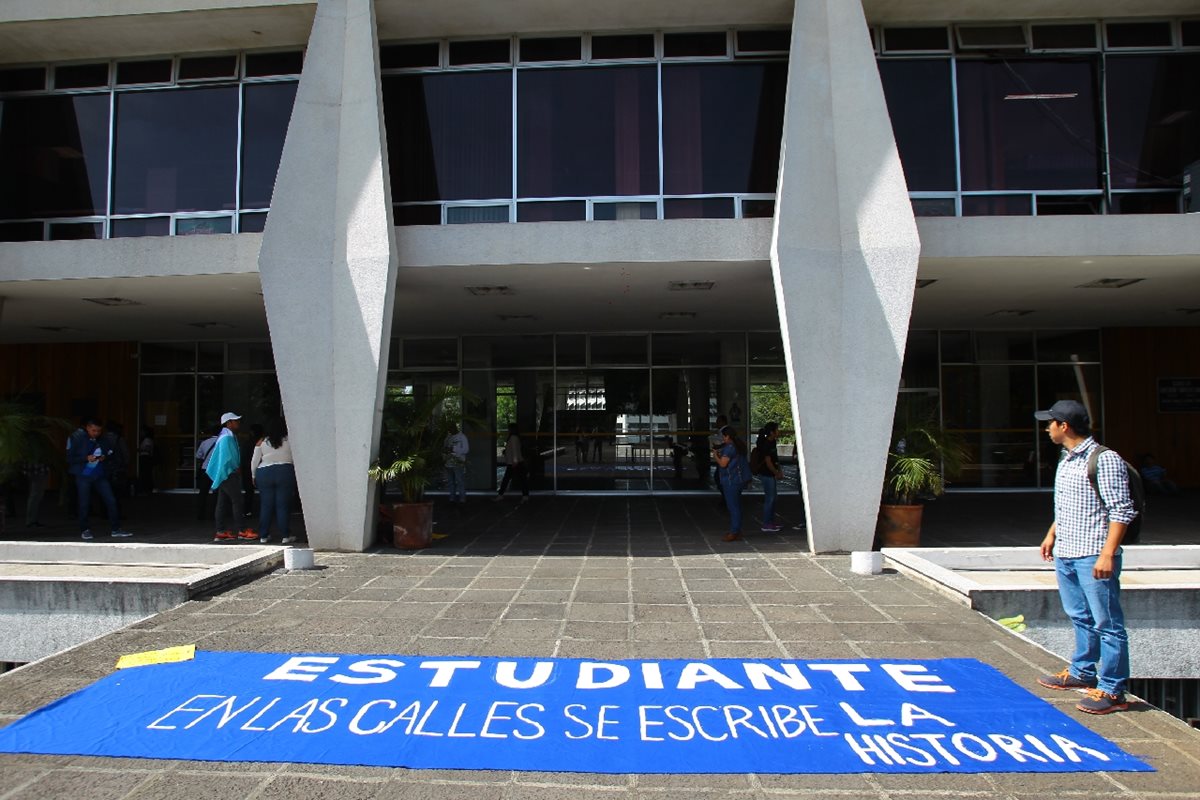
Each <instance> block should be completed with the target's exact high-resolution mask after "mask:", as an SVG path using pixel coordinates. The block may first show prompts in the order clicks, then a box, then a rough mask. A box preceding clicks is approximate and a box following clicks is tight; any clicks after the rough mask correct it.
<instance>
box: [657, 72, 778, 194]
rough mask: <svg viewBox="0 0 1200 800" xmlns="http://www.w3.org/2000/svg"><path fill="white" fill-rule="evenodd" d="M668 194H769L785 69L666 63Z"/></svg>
mask: <svg viewBox="0 0 1200 800" xmlns="http://www.w3.org/2000/svg"><path fill="white" fill-rule="evenodd" d="M662 83H663V89H662V91H663V164H664V175H663V181H664V186H665V189H666V193H667V194H709V193H718V192H768V193H769V192H774V191H775V182H776V180H777V178H778V173H779V143H780V135H781V133H782V131H783V101H784V94H785V91H786V88H787V64H786V63H783V62H771V63H758V64H745V63H736V64H735V63H724V64H664V65H663V67H662Z"/></svg>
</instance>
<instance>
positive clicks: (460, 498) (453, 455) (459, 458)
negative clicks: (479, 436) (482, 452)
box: [445, 424, 471, 506]
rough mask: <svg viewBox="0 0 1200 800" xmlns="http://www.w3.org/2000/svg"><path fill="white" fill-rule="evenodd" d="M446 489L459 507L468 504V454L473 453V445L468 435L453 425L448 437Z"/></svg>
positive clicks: (446, 446) (452, 501) (446, 445)
mask: <svg viewBox="0 0 1200 800" xmlns="http://www.w3.org/2000/svg"><path fill="white" fill-rule="evenodd" d="M445 451H446V488H447V489H448V490H449V492H450V502H451V503H457V504H459V505H464V506H465V505H466V504H467V454H468V453H469V452H471V443H470V442H468V441H467V435H466V434H465V433H463V432H462V431H461V430H459V428H458V425H455V424H451V426H450V433H449V434H448V435H447V436H446V443H445Z"/></svg>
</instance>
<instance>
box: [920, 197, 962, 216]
mask: <svg viewBox="0 0 1200 800" xmlns="http://www.w3.org/2000/svg"><path fill="white" fill-rule="evenodd" d="M912 210H913V216H917V217H953V216H954V213H955V212H954V198H953V197H914V198H913V199H912Z"/></svg>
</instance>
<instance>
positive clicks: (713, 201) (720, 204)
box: [663, 197, 734, 219]
mask: <svg viewBox="0 0 1200 800" xmlns="http://www.w3.org/2000/svg"><path fill="white" fill-rule="evenodd" d="M733 217H734V211H733V198H732V197H695V198H686V199H674V200H673V199H671V198H667V199H666V200H664V201H663V219H733Z"/></svg>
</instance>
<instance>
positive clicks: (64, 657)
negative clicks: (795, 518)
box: [0, 498, 1200, 800]
mask: <svg viewBox="0 0 1200 800" xmlns="http://www.w3.org/2000/svg"><path fill="white" fill-rule="evenodd" d="M786 500H787V499H786V498H785V507H784V508H785V513H787V505H786ZM747 505H748V510H752V508H753V507H752V505H751V504H750V503H748V504H747ZM497 506H499V507H497ZM451 513H454V514H455V515H454V516H450V515H449V514H446V515H443V516H441V517H440V520H441V524H440V525H439V528H440V529H442V530H444V531H446V532H447V533H449V534H450V535H449V536H448V538H446V539H444V540H441V541H440V542H438V543H437V546H436V547H433V548H431V549H429V550H427V551H424V552H419V553H400V552H397V551H394V550H391V549H389V548H382V549H380V550H378V551H375V552H371V553H365V554H339V553H319V554H317V564H318V567H319V569H317V570H313V571H309V572H293V573H286V572H283V571H280V572H277V573H274V574H271V575H268V576H264V577H261V578H259V579H257V580H254V581H252V582H249V583H246V584H245V585H242V586H239V587H236V588H233V589H230V590H227V591H225V592H222V593H221V594H219V595H216V596H213V597H206V598H202V599H198V600H194V601H191V602H188V603H185V604H184V605H182V606H180V607H178V608H176V609H173V610H171V611H169V612H166V613H163V614H160V615H158V616H156V617H154V618H151V619H149V620H146V621H144V622H141V623H139V624H137V625H135V626H132V627H130V628H127V629H124V630H121V631H118V632H116V633H113V634H110V635H108V636H105V637H103V638H101V639H98V640H95V641H93V642H90V643H88V644H86V645H83V646H81V647H79V648H75V649H73V650H71V651H68V652H66V653H62V654H59V655H57V656H54V657H51V658H49V659H46V660H44V661H42V662H39V663H37V664H35V665H31V666H30V667H27V668H24V669H21V670H18V671H16V672H12V673H9V674H6V675H3V676H0V722H3V723H8V722H11V721H13V720H15V719H18V718H19V717H20V716H21V715H23V714H26V713H28V712H30V711H32V710H33V709H35V708H37V707H39V706H41V705H44V704H46V703H48V702H50V701H52V700H55V699H57V698H59V697H61V696H63V695H65V694H67V693H69V692H71V691H74V690H76V689H78V688H81V687H83V686H85V685H87V684H89V683H91V682H92V681H94V680H96V679H98V678H100V677H102V676H104V675H106V674H108V673H109V672H111V671H112V669H113V664H114V662H115V660H116V659H117V657H119V656H120V655H123V654H125V653H130V652H137V651H141V650H150V649H157V648H161V647H167V646H171V645H177V644H185V643H193V642H194V643H195V644H196V645H197V646H198V647H200V648H202V649H209V650H250V651H262V652H306V651H314V650H315V651H327V652H337V653H396V654H417V655H460V656H470V655H479V656H526V657H538V656H542V657H551V656H555V657H586V658H602V659H617V658H663V659H668V658H710V657H711V658H719V657H764V658H811V659H819V658H847V659H848V658H855V659H857V658H930V657H971V658H978V659H980V660H981V661H984V662H986V663H989V664H992V665H993V666H995V667H997V668H998V669H1000V670H1001V671H1002V672H1004V673H1005V674H1007V675H1009V676H1010V677H1011V678H1013V679H1014V680H1015V681H1016V682H1018V683H1019V684H1021V685H1023V686H1026V687H1027V688H1029V689H1030V690H1031V691H1033V692H1034V693H1035V694H1037V695H1038V696H1040V697H1043V698H1044V699H1045V700H1047V701H1049V702H1051V703H1053V704H1055V705H1056V706H1058V707H1060V708H1061V709H1062V710H1063V711H1064V713H1067V714H1068V715H1070V716H1072V717H1074V718H1076V719H1078V720H1079V721H1080V722H1082V723H1083V724H1084V725H1085V726H1087V727H1089V728H1090V729H1092V730H1094V731H1096V732H1097V733H1100V734H1101V735H1103V736H1105V737H1107V738H1109V739H1111V740H1113V741H1114V742H1116V743H1117V744H1118V745H1119V746H1121V747H1122V748H1124V749H1125V750H1127V751H1128V752H1131V753H1133V754H1136V755H1138V756H1140V757H1142V758H1144V759H1145V760H1147V761H1148V762H1149V763H1150V764H1152V765H1153V766H1155V767H1156V768H1157V769H1158V770H1159V771H1158V772H1156V773H1145V774H1140V773H1090V774H1070V775H1037V774H1020V775H1014V774H979V775H956V774H933V775H877V774H869V775H867V774H864V775H598V774H579V773H535V772H516V771H466V770H464V771H458V770H406V769H383V768H373V767H370V768H368V767H338V766H324V765H306V764H282V763H281V764H261V763H212V762H191V761H156V760H143V759H105V758H84V757H74V758H64V757H49V756H31V755H9V756H0V800H26V799H33V798H36V799H37V800H44V799H48V798H61V797H67V796H71V795H77V796H80V797H86V798H88V800H92V798H109V797H111V798H120V800H145V799H146V798H164V799H165V798H193V797H201V798H205V800H212V799H213V798H230V800H242V799H243V798H245V800H251V798H253V799H254V800H258V799H259V798H276V797H277V798H285V797H286V798H288V799H289V800H306V799H307V798H327V797H337V798H339V800H341V799H342V798H351V799H353V798H382V797H397V796H403V797H405V798H431V799H434V798H436V800H446V799H448V798H470V800H487V798H498V800H536V798H555V799H556V800H557V799H558V798H563V797H571V798H572V799H573V800H574V799H575V798H604V799H605V800H617V798H627V797H628V798H659V799H663V800H665V798H706V797H745V798H792V797H795V798H818V797H819V798H864V800H865V799H866V798H870V799H871V800H882V799H883V798H909V797H912V798H917V797H924V798H928V797H939V796H941V797H947V796H956V797H958V796H962V797H978V798H986V799H987V800H991V799H992V798H1004V799H1005V800H1015V799H1016V798H1024V797H1030V798H1032V797H1038V798H1045V797H1080V798H1083V797H1106V796H1114V797H1115V796H1120V797H1126V798H1160V797H1176V798H1195V797H1196V796H1197V787H1198V786H1200V732H1197V731H1194V730H1191V729H1190V728H1188V727H1187V726H1186V725H1184V724H1183V723H1182V722H1180V721H1178V720H1175V719H1174V718H1172V717H1169V716H1168V715H1166V714H1164V713H1162V712H1160V711H1157V710H1153V709H1151V708H1150V707H1148V706H1144V705H1142V706H1138V707H1136V708H1135V710H1131V711H1130V712H1127V713H1122V714H1113V715H1109V716H1106V717H1089V716H1086V715H1082V714H1079V713H1078V712H1075V711H1074V710H1073V708H1072V705H1073V702H1074V700H1073V698H1072V697H1065V696H1063V694H1062V693H1058V692H1053V691H1049V690H1045V689H1042V688H1041V687H1038V686H1037V685H1036V684H1035V683H1034V682H1033V679H1034V677H1035V676H1036V675H1037V674H1039V673H1040V672H1043V671H1052V670H1057V669H1058V668H1060V666H1061V662H1060V660H1059V659H1057V658H1056V657H1054V656H1052V655H1050V654H1048V653H1046V652H1045V651H1043V650H1040V649H1038V648H1036V647H1034V646H1033V645H1031V644H1029V643H1027V642H1025V641H1023V640H1022V639H1020V638H1018V637H1016V636H1013V635H1012V634H1010V633H1009V632H1008V631H1006V630H1005V629H1003V628H1001V627H1000V626H998V625H996V624H994V623H993V622H991V621H989V620H987V619H985V618H983V617H981V616H979V615H978V614H975V613H974V612H971V611H970V610H968V609H966V608H964V607H962V606H960V605H956V604H954V603H953V602H952V601H950V600H948V599H946V598H945V597H943V596H942V595H940V594H939V593H937V592H935V591H932V590H930V589H927V588H925V587H924V586H922V585H920V584H917V583H915V582H913V581H911V580H909V579H908V578H905V577H903V576H901V575H899V574H895V573H890V574H889V573H885V574H883V575H879V576H859V575H854V574H853V573H851V572H850V571H849V559H848V558H847V557H845V556H829V557H812V556H810V555H808V554H806V552H805V549H806V544H805V542H804V541H803V539H802V536H803V534H802V533H798V532H791V531H789V532H787V533H785V534H779V535H775V534H765V533H764V534H761V535H757V534H752V535H750V536H748V537H747V539H746V540H745V541H743V542H739V543H735V544H732V545H730V544H726V543H724V542H722V541H721V540H720V537H721V535H722V534H723V533H724V530H723V527H724V526H723V521H722V519H721V517H720V516H719V514H718V513H717V512H716V510H715V508H714V505H713V504H712V502H711V501H709V500H707V499H696V498H688V499H684V498H678V499H671V498H668V499H662V498H659V499H653V498H603V499H602V498H557V499H554V500H548V499H535V500H534V501H533V502H531V503H529V504H526V505H523V506H516V505H515V504H514V505H510V506H506V505H502V504H491V503H478V504H472V505H471V506H468V509H467V510H466V511H465V512H462V513H458V512H451ZM663 520H669V521H670V524H669V526H665V525H664V523H663Z"/></svg>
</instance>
